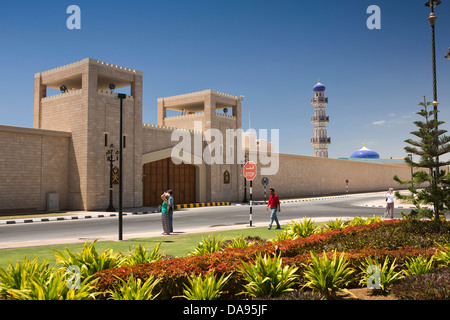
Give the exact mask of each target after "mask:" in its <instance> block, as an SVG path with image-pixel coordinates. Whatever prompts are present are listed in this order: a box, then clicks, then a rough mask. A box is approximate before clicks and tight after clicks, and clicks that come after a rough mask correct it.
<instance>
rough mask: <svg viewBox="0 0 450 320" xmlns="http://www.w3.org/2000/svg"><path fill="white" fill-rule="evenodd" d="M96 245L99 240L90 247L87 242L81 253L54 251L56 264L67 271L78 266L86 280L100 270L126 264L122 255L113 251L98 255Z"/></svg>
mask: <svg viewBox="0 0 450 320" xmlns="http://www.w3.org/2000/svg"><path fill="white" fill-rule="evenodd" d="M96 243H97V240H94V241H93V242H92V243H91V244H89V245H88V243H87V242H86V243H85V244H84V246H83V249H82V251H81V253H72V252H70V251H69V250H67V249H66V250H63V252H61V251H58V250H55V249H53V251H54V252H55V256H56V262H57V263H59V264H60V265H61V268H60V269H61V270H62V271H65V270H67V268H69V267H71V266H77V267H79V268H80V272H81V278H82V279H85V278H87V277H89V276H91V275H93V274H94V273H96V272H98V271H100V270H104V269H109V268H114V267H120V266H121V265H123V264H124V262H125V261H126V259H125V258H124V257H123V256H122V255H121V254H114V253H113V250H112V249H111V250H105V251H104V252H102V253H101V254H99V253H97V250H96V249H95V244H96ZM66 255H67V256H66Z"/></svg>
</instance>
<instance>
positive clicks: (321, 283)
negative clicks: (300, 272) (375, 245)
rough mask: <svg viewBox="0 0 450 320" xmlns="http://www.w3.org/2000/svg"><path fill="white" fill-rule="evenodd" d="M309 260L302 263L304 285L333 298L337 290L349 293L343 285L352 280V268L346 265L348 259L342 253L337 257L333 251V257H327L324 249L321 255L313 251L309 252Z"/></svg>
mask: <svg viewBox="0 0 450 320" xmlns="http://www.w3.org/2000/svg"><path fill="white" fill-rule="evenodd" d="M310 254H311V262H310V263H309V264H303V266H304V267H305V268H306V270H305V273H304V276H305V278H306V279H307V283H306V284H305V285H304V287H308V288H310V289H313V290H314V291H317V292H320V293H321V294H322V295H324V296H325V297H327V298H334V297H335V296H336V292H337V291H345V292H347V293H350V292H349V291H348V290H346V289H345V288H344V287H345V286H346V285H347V284H349V283H350V282H351V281H352V280H353V277H352V274H353V272H354V269H352V268H350V267H349V266H348V261H347V258H346V256H345V254H344V253H341V254H340V255H339V257H338V255H337V252H336V251H334V254H333V257H332V258H331V259H329V258H328V257H327V254H326V252H325V251H324V252H323V254H322V257H319V256H318V255H317V254H315V253H314V252H312V251H311V252H310Z"/></svg>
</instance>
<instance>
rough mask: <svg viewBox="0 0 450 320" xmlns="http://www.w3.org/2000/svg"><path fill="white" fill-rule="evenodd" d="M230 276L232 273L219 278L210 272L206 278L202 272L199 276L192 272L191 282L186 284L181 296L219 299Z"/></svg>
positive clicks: (192, 298)
mask: <svg viewBox="0 0 450 320" xmlns="http://www.w3.org/2000/svg"><path fill="white" fill-rule="evenodd" d="M230 276H231V274H230V275H228V276H226V277H225V275H222V276H221V277H220V278H219V279H217V277H216V275H215V274H214V273H212V272H209V273H208V274H207V275H206V276H205V277H204V278H203V276H202V274H199V275H198V276H196V275H195V274H192V275H191V277H190V278H189V279H188V281H189V284H184V287H185V288H184V290H183V293H184V295H182V296H179V297H182V298H185V299H187V300H217V299H219V297H220V295H221V293H222V289H223V287H224V286H225V284H226V282H227V281H228V279H229V278H230Z"/></svg>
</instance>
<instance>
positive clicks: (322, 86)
mask: <svg viewBox="0 0 450 320" xmlns="http://www.w3.org/2000/svg"><path fill="white" fill-rule="evenodd" d="M313 91H325V86H324V85H323V84H321V83H320V82H318V83H317V84H316V85H315V86H314V87H313Z"/></svg>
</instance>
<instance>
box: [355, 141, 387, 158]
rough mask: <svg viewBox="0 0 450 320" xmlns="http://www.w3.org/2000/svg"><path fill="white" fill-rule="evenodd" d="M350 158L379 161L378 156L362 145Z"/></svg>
mask: <svg viewBox="0 0 450 320" xmlns="http://www.w3.org/2000/svg"><path fill="white" fill-rule="evenodd" d="M350 158H359V159H380V155H379V154H378V153H377V152H375V151H373V150H370V149H368V148H366V145H365V144H364V146H363V147H362V148H361V149H359V150H358V151H355V152H353V153H352V155H351V156H350Z"/></svg>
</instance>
